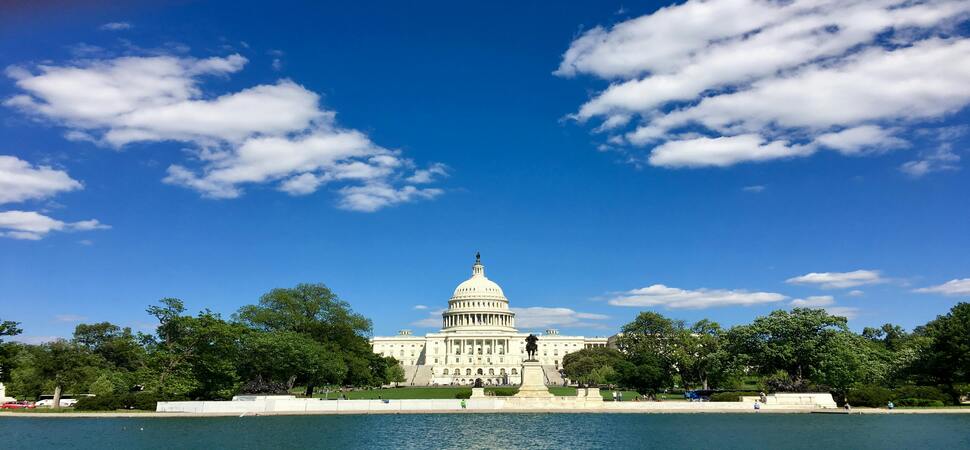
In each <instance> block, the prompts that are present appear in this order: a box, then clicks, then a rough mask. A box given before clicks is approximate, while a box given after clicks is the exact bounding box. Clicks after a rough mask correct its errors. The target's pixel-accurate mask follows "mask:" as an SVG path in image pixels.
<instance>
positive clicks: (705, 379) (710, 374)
mask: <svg viewBox="0 0 970 450" xmlns="http://www.w3.org/2000/svg"><path fill="white" fill-rule="evenodd" d="M723 335H724V332H723V330H722V329H721V326H720V325H718V323H717V322H712V321H710V320H707V319H702V320H700V321H698V322H696V323H694V325H692V326H691V327H690V329H688V330H684V331H681V332H680V333H679V336H680V338H679V341H678V343H677V347H676V350H675V355H677V357H676V358H675V359H676V361H677V362H678V364H677V365H678V369H679V370H678V373H679V374H680V377H681V379H682V380H683V382H684V385H685V387H690V386H697V385H700V386H701V387H703V388H704V389H709V388H710V386H711V385H712V384H713V385H720V384H721V383H723V382H725V381H726V380H727V379H728V378H729V377H730V375H732V373H733V372H734V370H733V369H734V367H733V365H732V364H731V358H730V355H729V354H728V353H727V352H726V351H725V350H724V349H723V344H724V342H723V341H724V339H723Z"/></svg>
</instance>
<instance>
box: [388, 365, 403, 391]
mask: <svg viewBox="0 0 970 450" xmlns="http://www.w3.org/2000/svg"><path fill="white" fill-rule="evenodd" d="M404 375H405V374H404V366H402V365H401V364H400V363H398V364H388V365H387V368H385V369H384V379H385V380H386V381H387V384H390V383H394V386H397V385H398V383H403V382H405V381H407V378H405V377H404Z"/></svg>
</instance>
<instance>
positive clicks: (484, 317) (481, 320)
mask: <svg viewBox="0 0 970 450" xmlns="http://www.w3.org/2000/svg"><path fill="white" fill-rule="evenodd" d="M442 322H443V323H442V325H443V327H444V328H451V327H460V326H476V325H490V326H500V327H509V328H514V327H515V319H514V318H513V316H512V315H511V314H489V313H458V314H449V315H446V316H444V318H443V319H442Z"/></svg>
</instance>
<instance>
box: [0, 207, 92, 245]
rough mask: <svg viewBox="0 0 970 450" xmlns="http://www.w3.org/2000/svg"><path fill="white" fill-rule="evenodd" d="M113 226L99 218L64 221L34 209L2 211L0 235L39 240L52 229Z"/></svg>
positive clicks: (85, 228)
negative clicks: (98, 219)
mask: <svg viewBox="0 0 970 450" xmlns="http://www.w3.org/2000/svg"><path fill="white" fill-rule="evenodd" d="M109 228H111V227H110V226H108V225H105V224H102V223H101V222H98V221H97V220H94V219H91V220H82V221H80V222H71V223H68V222H62V221H60V220H57V219H53V218H51V217H48V216H45V215H43V214H40V213H37V212H34V211H3V212H0V237H7V238H12V239H26V240H34V241H36V240H39V239H43V238H44V236H46V235H47V233H50V232H51V231H90V230H105V229H109Z"/></svg>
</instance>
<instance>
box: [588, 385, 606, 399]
mask: <svg viewBox="0 0 970 450" xmlns="http://www.w3.org/2000/svg"><path fill="white" fill-rule="evenodd" d="M586 401H588V402H590V401H592V402H601V401H603V396H602V395H600V388H598V387H588V388H586Z"/></svg>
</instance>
